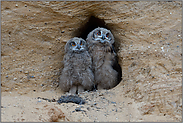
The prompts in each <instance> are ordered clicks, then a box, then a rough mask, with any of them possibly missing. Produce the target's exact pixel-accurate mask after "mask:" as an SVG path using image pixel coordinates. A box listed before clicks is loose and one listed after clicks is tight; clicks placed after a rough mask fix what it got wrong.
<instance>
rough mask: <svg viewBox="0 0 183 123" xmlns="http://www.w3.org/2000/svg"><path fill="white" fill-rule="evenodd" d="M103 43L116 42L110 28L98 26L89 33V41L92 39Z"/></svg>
mask: <svg viewBox="0 0 183 123" xmlns="http://www.w3.org/2000/svg"><path fill="white" fill-rule="evenodd" d="M91 39H92V41H96V42H99V43H102V44H105V43H110V44H113V43H114V36H113V34H112V33H111V31H110V30H108V29H105V28H101V27H98V28H96V29H94V30H93V31H92V32H90V33H89V34H88V37H87V41H88V40H91Z"/></svg>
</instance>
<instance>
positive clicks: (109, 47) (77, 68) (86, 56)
mask: <svg viewBox="0 0 183 123" xmlns="http://www.w3.org/2000/svg"><path fill="white" fill-rule="evenodd" d="M113 44H114V37H113V35H112V33H111V32H110V31H109V30H107V29H105V28H96V29H94V30H93V31H91V32H90V33H89V34H88V36H87V39H86V41H85V40H83V39H81V38H76V37H75V38H72V39H70V40H69V41H68V42H67V44H66V46H65V52H66V54H65V56H64V69H63V71H62V75H61V77H60V87H61V89H62V90H64V91H69V92H70V93H76V91H78V93H80V92H82V91H84V90H91V89H92V88H93V86H94V85H95V86H97V88H98V89H110V88H112V87H114V86H115V85H116V84H117V76H118V73H117V71H116V70H114V69H113V64H114V62H116V53H115V52H114V48H113Z"/></svg>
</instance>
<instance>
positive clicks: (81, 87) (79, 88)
mask: <svg viewBox="0 0 183 123" xmlns="http://www.w3.org/2000/svg"><path fill="white" fill-rule="evenodd" d="M82 92H84V88H83V86H81V85H80V86H78V94H80V93H82Z"/></svg>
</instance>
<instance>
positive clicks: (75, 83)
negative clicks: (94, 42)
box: [59, 37, 94, 94]
mask: <svg viewBox="0 0 183 123" xmlns="http://www.w3.org/2000/svg"><path fill="white" fill-rule="evenodd" d="M91 67H92V59H91V57H90V55H89V53H88V50H87V44H86V41H85V40H84V39H82V38H77V37H74V38H72V39H70V40H69V41H68V42H67V43H66V45H65V56H64V68H63V71H62V74H61V76H60V82H59V84H60V87H61V90H63V91H69V93H71V94H75V93H77V92H78V93H80V92H83V91H84V90H91V89H92V87H93V85H94V83H93V81H94V75H93V72H92V70H91Z"/></svg>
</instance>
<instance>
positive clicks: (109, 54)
mask: <svg viewBox="0 0 183 123" xmlns="http://www.w3.org/2000/svg"><path fill="white" fill-rule="evenodd" d="M86 41H87V44H88V48H89V53H90V55H91V56H92V70H93V72H94V78H95V80H94V83H95V85H97V88H98V89H110V88H112V87H114V86H116V85H117V83H118V82H117V77H118V72H117V71H116V70H114V69H113V64H114V63H115V62H116V53H115V51H114V48H113V44H114V37H113V35H112V33H111V32H110V31H109V30H107V29H105V28H100V27H99V28H96V29H94V30H93V31H91V32H90V33H89V34H88V36H87V39H86Z"/></svg>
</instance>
